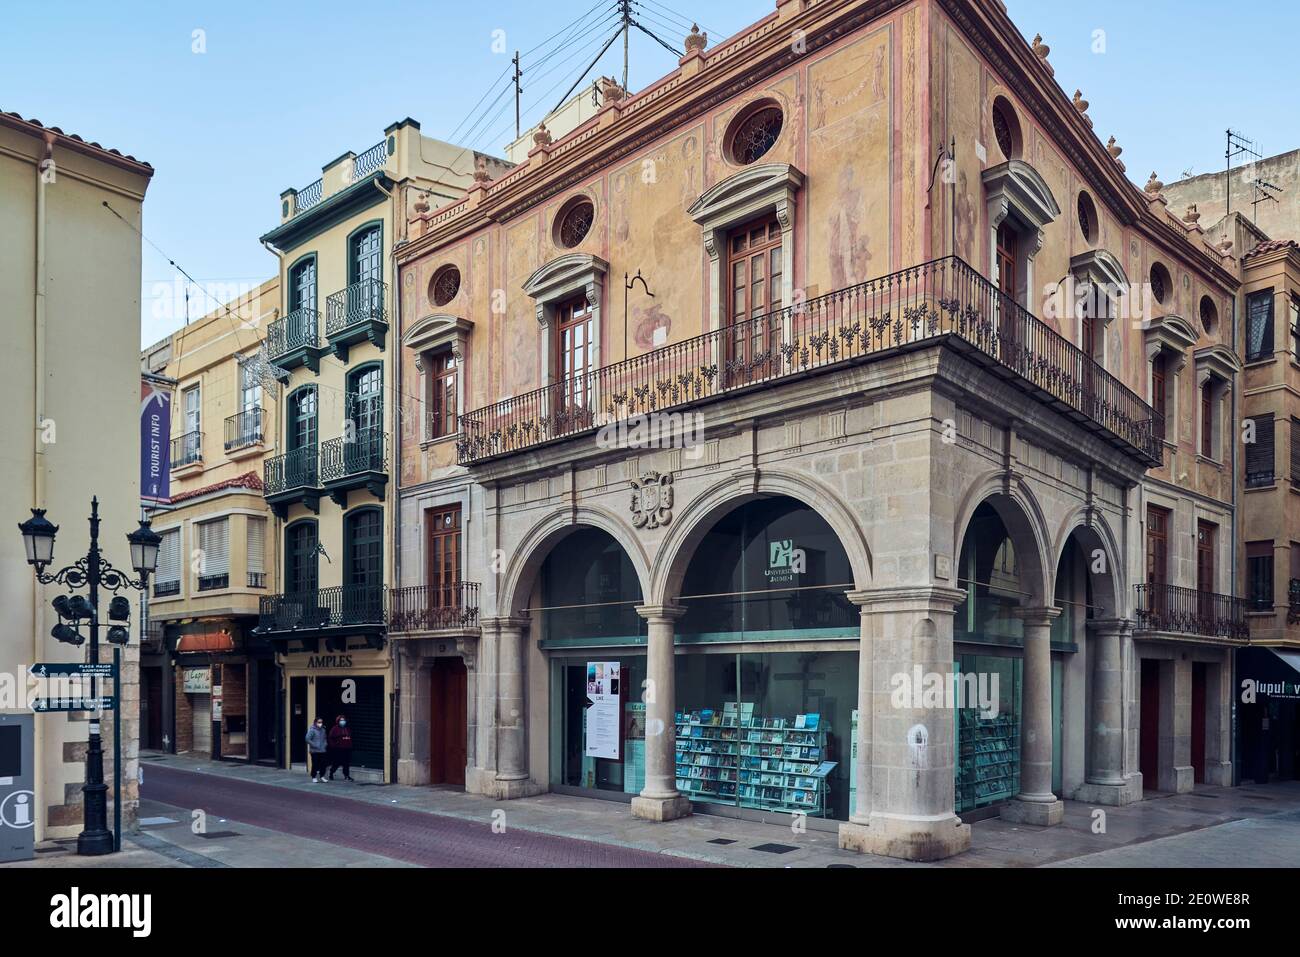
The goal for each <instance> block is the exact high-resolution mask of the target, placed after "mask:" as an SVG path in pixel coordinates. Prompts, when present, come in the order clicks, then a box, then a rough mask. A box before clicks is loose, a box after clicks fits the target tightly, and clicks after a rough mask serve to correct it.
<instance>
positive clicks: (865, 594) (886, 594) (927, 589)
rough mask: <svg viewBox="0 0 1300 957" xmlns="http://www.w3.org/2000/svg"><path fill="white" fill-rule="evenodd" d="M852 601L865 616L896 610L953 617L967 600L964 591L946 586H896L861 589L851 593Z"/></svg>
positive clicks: (849, 597)
mask: <svg viewBox="0 0 1300 957" xmlns="http://www.w3.org/2000/svg"><path fill="white" fill-rule="evenodd" d="M847 597H848V599H849V601H851V602H853V604H855V605H857V606H858V607H859V608H861V609H862V613H863V614H864V615H865V614H869V613H870V614H886V613H889V612H894V611H927V612H934V611H937V612H940V613H946V614H951V613H952V612H953V611H954V610H955V609H956V607H957V606H958V605H959V604H961V603H962V602H963V601H964V600H965V598H966V591H965V589H962V588H949V587H948V586H946V585H894V586H889V587H885V588H861V589H857V590H854V591H850V592H848V593H847Z"/></svg>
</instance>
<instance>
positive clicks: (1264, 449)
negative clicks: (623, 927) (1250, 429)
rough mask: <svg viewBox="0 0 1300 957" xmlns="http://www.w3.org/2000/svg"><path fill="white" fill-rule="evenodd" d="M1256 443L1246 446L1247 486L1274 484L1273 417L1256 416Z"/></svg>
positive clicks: (1256, 486)
mask: <svg viewBox="0 0 1300 957" xmlns="http://www.w3.org/2000/svg"><path fill="white" fill-rule="evenodd" d="M1253 421H1254V423H1255V441H1254V442H1251V443H1249V444H1248V445H1247V446H1246V485H1247V486H1248V487H1251V488H1258V487H1259V486H1262V485H1272V484H1273V478H1274V476H1273V416H1272V415H1271V414H1270V415H1256V416H1254V417H1253Z"/></svg>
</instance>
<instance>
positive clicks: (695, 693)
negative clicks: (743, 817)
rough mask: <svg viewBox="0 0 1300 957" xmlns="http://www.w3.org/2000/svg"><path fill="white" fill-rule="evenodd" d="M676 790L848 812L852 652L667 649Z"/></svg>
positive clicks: (778, 806)
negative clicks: (671, 657) (673, 695)
mask: <svg viewBox="0 0 1300 957" xmlns="http://www.w3.org/2000/svg"><path fill="white" fill-rule="evenodd" d="M675 681H676V686H677V714H676V718H675V720H676V733H677V745H676V765H677V790H678V791H680V792H681V793H682V794H684V795H685V796H687V797H688V798H690V799H691V801H693V802H697V803H700V804H712V805H722V806H730V807H735V808H742V809H747V810H749V811H752V812H754V813H756V814H759V815H761V814H762V813H764V812H765V813H767V814H772V815H782V816H788V815H790V814H792V813H796V812H802V813H804V814H807V815H808V816H809V817H810V818H811V817H817V818H828V819H832V820H839V821H844V820H847V819H848V816H849V813H850V809H851V802H852V798H853V796H854V795H853V794H852V793H851V790H852V787H853V785H854V784H855V783H856V782H855V781H854V780H853V776H852V760H851V758H850V755H851V754H852V752H853V750H854V749H855V748H856V744H857V742H856V741H855V740H854V738H855V736H856V731H857V729H856V721H855V720H854V719H855V717H856V714H857V712H856V705H857V688H858V655H857V653H856V652H847V651H827V652H818V651H808V652H801V651H800V652H773V653H770V654H764V653H758V654H751V653H740V654H681V653H679V654H678V655H677V658H676V674H675Z"/></svg>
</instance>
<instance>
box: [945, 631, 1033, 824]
mask: <svg viewBox="0 0 1300 957" xmlns="http://www.w3.org/2000/svg"><path fill="white" fill-rule="evenodd" d="M953 671H954V672H955V674H956V675H957V678H958V681H960V680H961V677H962V675H970V674H974V675H977V676H978V677H979V680H980V687H981V688H987V689H988V690H989V691H990V692H992V691H994V688H993V682H994V679H995V678H996V680H997V688H996V694H990V695H989V697H988V699H987V700H988V701H990V702H993V701H996V703H997V707H996V709H995V708H989V709H987V710H986V709H984V708H982V707H981V706H980V703H979V702H978V701H971V700H965V701H962V702H961V703H962V704H963V705H965V707H961V708H957V709H956V722H957V727H956V734H955V735H954V738H955V739H956V750H957V753H956V762H955V763H956V772H955V773H956V788H955V795H954V798H955V803H956V807H955V808H954V810H956V812H957V813H958V814H960V813H961V812H962V811H969V810H972V809H973V808H977V807H985V806H987V805H989V804H993V803H995V802H997V801H1005V800H1008V799H1010V798H1013V797H1015V796H1016V794H1018V793H1019V791H1020V692H1021V688H1020V684H1021V660H1020V659H1019V658H1003V657H998V656H995V655H961V656H960V657H959V658H958V660H957V661H956V662H954V664H953Z"/></svg>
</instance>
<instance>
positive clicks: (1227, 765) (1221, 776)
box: [1205, 761, 1232, 788]
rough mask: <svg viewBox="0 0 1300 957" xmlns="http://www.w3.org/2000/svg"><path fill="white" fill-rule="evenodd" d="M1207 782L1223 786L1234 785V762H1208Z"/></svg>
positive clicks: (1206, 768)
mask: <svg viewBox="0 0 1300 957" xmlns="http://www.w3.org/2000/svg"><path fill="white" fill-rule="evenodd" d="M1205 783H1206V784H1213V785H1215V786H1216V787H1221V788H1230V787H1232V762H1231V761H1219V762H1216V763H1213V764H1211V763H1209V762H1206V765H1205Z"/></svg>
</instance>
